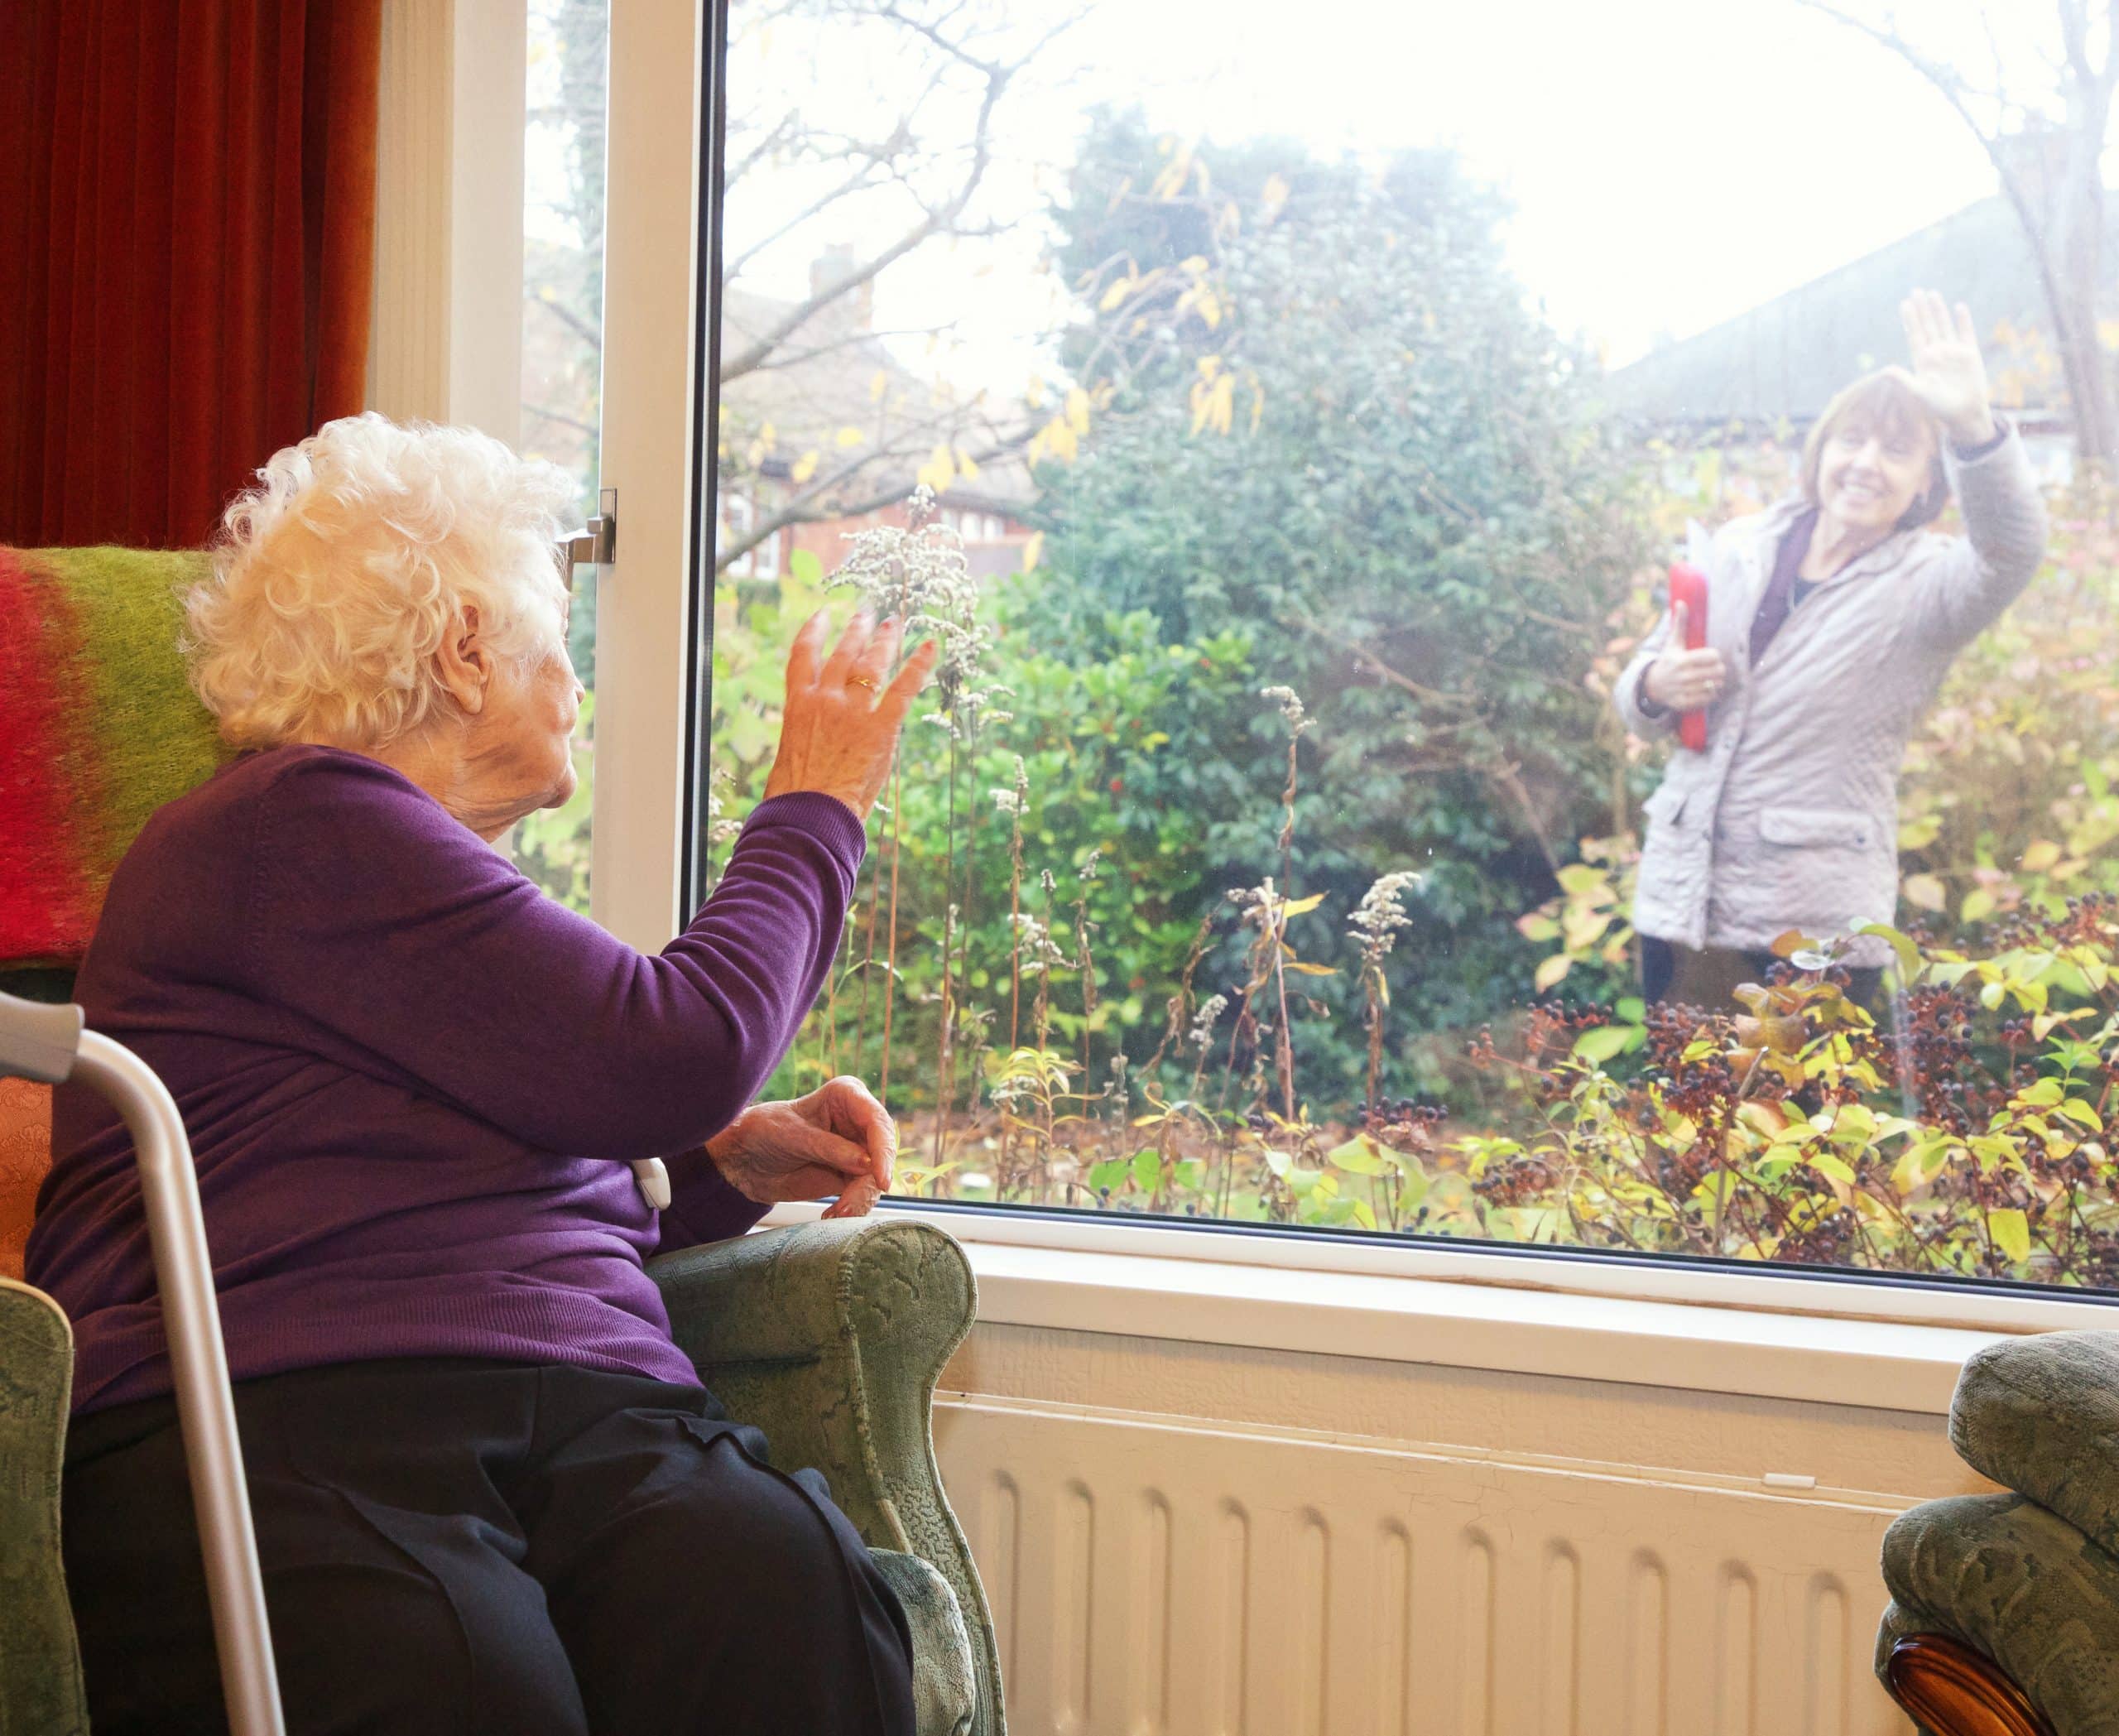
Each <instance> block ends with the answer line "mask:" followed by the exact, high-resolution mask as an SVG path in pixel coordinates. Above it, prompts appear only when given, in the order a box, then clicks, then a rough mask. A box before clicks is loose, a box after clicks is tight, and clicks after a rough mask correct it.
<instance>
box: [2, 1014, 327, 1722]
mask: <svg viewBox="0 0 2119 1736" xmlns="http://www.w3.org/2000/svg"><path fill="white" fill-rule="evenodd" d="M0 1075H13V1076H16V1077H18V1078H22V1079H30V1080H38V1081H40V1082H41V1083H43V1084H54V1085H56V1084H65V1083H66V1082H67V1081H68V1080H79V1082H80V1083H82V1084H85V1085H87V1086H88V1087H89V1089H91V1090H93V1091H94V1092H96V1093H97V1094H99V1095H100V1096H102V1097H103V1098H106V1099H108V1100H109V1102H110V1103H111V1104H113V1106H114V1107H115V1108H117V1110H118V1113H119V1114H120V1115H122V1116H123V1118H125V1124H126V1126H127V1128H130V1129H131V1130H132V1146H133V1150H134V1151H135V1152H136V1153H137V1157H138V1161H139V1167H140V1195H141V1200H142V1204H143V1206H144V1209H145V1210H146V1212H147V1239H148V1242H149V1243H150V1245H151V1247H152V1248H153V1250H154V1259H155V1282H156V1286H157V1287H158V1288H159V1289H160V1291H161V1302H162V1319H163V1322H164V1325H165V1327H166V1330H167V1333H168V1337H169V1353H170V1366H171V1372H172V1373H173V1374H174V1377H175V1385H176V1414H177V1420H178V1421H179V1423H180V1426H182V1429H183V1432H184V1456H185V1464H186V1465H187V1466H188V1467H189V1469H190V1475H191V1499H192V1504H193V1506H194V1507H195V1508H196V1510H197V1512H198V1515H199V1544H200V1546H201V1548H202V1550H203V1551H204V1555H205V1560H206V1591H207V1596H208V1598H209V1600H210V1602H211V1604H212V1607H213V1613H214V1645H215V1646H216V1647H217V1648H218V1649H219V1653H220V1661H221V1687H222V1691H223V1694H224V1695H225V1696H226V1698H227V1701H228V1727H229V1729H230V1732H231V1736H284V1732H285V1730H286V1724H285V1723H284V1721H283V1720H282V1719H281V1712H280V1687H279V1679H278V1676H277V1675H276V1671H274V1669H273V1666H272V1634H271V1628H269V1627H268V1626H267V1623H266V1618H265V1584H264V1579H263V1576H262V1574H261V1573H260V1572H259V1570H258V1565H257V1536H256V1534H255V1532H253V1531H252V1528H251V1523H250V1499H249V1494H248V1491H247V1487H246V1485H245V1483H244V1480H243V1451H242V1448H241V1446H240V1445H239V1444H238V1440H237V1438H236V1427H235V1400H234V1395H233V1392H231V1391H230V1389H229V1386H228V1357H227V1354H225V1352H224V1351H223V1348H222V1344H221V1315H220V1309H219V1305H218V1304H217V1303H216V1302H215V1301H214V1267H213V1262H212V1260H211V1258H209V1255H208V1253H207V1251H206V1226H205V1221H204V1218H203V1217H202V1215H201V1214H200V1212H199V1178H198V1176H197V1174H196V1172H195V1171H194V1170H193V1168H192V1164H191V1142H190V1139H189V1138H188V1137H186V1136H185V1131H184V1120H183V1118H182V1117H181V1116H180V1115H179V1114H178V1113H177V1108H176V1104H175V1099H172V1098H171V1096H170V1094H169V1090H168V1088H167V1087H166V1086H165V1085H164V1084H162V1082H161V1080H159V1079H157V1078H156V1076H155V1074H154V1071H153V1070H152V1069H151V1068H150V1067H149V1066H148V1065H147V1063H146V1062H144V1061H142V1060H141V1059H140V1058H139V1057H138V1056H136V1055H135V1054H133V1053H132V1051H131V1050H129V1049H127V1048H126V1047H125V1046H123V1044H120V1043H116V1042H113V1041H111V1039H110V1038H108V1037H107V1036H102V1035H100V1034H99V1033H98V1032H94V1031H89V1030H87V1029H85V1028H84V1025H83V1018H82V1013H81V1009H80V1008H79V1007H71V1006H67V1007H50V1006H45V1005H41V1004H40V1003H37V1002H34V1001H24V1000H19V999H17V998H15V997H14V996H13V995H10V994H5V993H0Z"/></svg>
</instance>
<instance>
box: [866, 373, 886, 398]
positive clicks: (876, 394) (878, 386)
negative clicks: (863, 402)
mask: <svg viewBox="0 0 2119 1736" xmlns="http://www.w3.org/2000/svg"><path fill="white" fill-rule="evenodd" d="M890 389H891V377H890V374H889V373H888V371H887V370H886V369H884V368H877V370H876V371H875V373H874V374H873V375H872V376H871V377H870V378H869V381H868V398H869V402H872V403H876V404H880V403H882V401H883V394H884V393H885V392H888V391H889V390H890Z"/></svg>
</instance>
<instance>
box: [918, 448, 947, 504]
mask: <svg viewBox="0 0 2119 1736" xmlns="http://www.w3.org/2000/svg"><path fill="white" fill-rule="evenodd" d="M956 474H957V470H956V462H955V460H954V459H952V458H951V457H950V455H949V448H948V447H947V446H937V447H936V448H935V450H933V451H932V452H930V453H929V454H927V462H926V463H925V464H922V465H921V466H920V469H919V472H918V474H916V475H915V476H914V478H913V480H914V481H915V482H916V483H919V484H920V486H921V487H923V488H932V489H933V490H934V491H935V493H937V494H939V493H943V492H944V490H946V489H947V488H949V484H950V483H952V482H954V480H955V479H956Z"/></svg>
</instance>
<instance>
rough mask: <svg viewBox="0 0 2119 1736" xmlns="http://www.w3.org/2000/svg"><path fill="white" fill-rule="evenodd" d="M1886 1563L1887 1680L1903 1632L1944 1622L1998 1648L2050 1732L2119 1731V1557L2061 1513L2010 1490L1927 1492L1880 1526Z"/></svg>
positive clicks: (1983, 1651)
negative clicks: (1932, 1496)
mask: <svg viewBox="0 0 2119 1736" xmlns="http://www.w3.org/2000/svg"><path fill="white" fill-rule="evenodd" d="M1882 1565H1883V1577H1884V1584H1885V1585H1886V1586H1887V1587H1888V1588H1889V1589H1890V1591H1891V1607H1890V1609H1887V1610H1886V1612H1885V1614H1884V1619H1883V1624H1882V1626H1881V1629H1880V1630H1879V1631H1878V1633H1877V1635H1876V1673H1877V1675H1878V1676H1880V1677H1881V1678H1882V1679H1883V1681H1884V1682H1885V1683H1886V1686H1894V1684H1893V1682H1892V1675H1891V1668H1892V1653H1893V1652H1894V1650H1895V1649H1896V1647H1897V1646H1898V1645H1899V1643H1900V1642H1901V1641H1904V1640H1905V1639H1908V1638H1910V1637H1912V1636H1914V1635H1916V1634H1942V1635H1944V1636H1946V1637H1948V1638H1951V1639H1954V1640H1957V1641H1958V1642H1961V1643H1963V1645H1965V1646H1967V1647H1970V1648H1971V1649H1972V1651H1973V1652H1976V1653H1977V1654H1978V1655H1979V1656H1980V1657H1982V1658H1985V1659H1988V1660H1991V1661H1992V1663H1993V1664H1994V1665H1995V1666H1996V1673H1997V1674H1998V1675H1999V1676H2001V1677H2003V1678H2005V1679H2006V1682H2007V1683H2009V1684H2012V1685H2013V1686H2014V1687H2015V1689H2016V1690H2018V1691H2020V1693H2021V1694H2022V1695H2023V1696H2024V1697H2025V1700H2028V1701H2029V1703H2030V1706H2031V1707H2032V1708H2033V1709H2034V1710H2035V1711H2036V1712H2037V1713H2038V1714H2039V1715H2040V1717H2042V1718H2043V1719H2045V1722H2046V1724H2048V1725H2049V1727H2050V1729H2051V1730H2052V1731H2053V1733H2054V1736H2109V1733H2111V1732H2113V1731H2119V1559H2115V1558H2114V1557H2113V1556H2111V1555H2108V1554H2107V1552H2106V1551H2104V1550H2102V1548H2100V1547H2099V1546H2097V1544H2096V1543H2095V1542H2093V1541H2091V1540H2090V1539H2089V1538H2088V1537H2086V1536H2083V1534H2082V1532H2079V1531H2078V1530H2076V1528H2075V1527H2073V1526H2072V1525H2070V1524H2069V1522H2067V1521H2066V1520H2065V1519H2064V1518H2062V1517H2060V1516H2059V1514H2058V1513H2055V1512H2051V1511H2049V1509H2047V1508H2043V1507H2040V1505H2038V1503H2036V1502H2035V1501H2029V1500H2026V1499H2025V1498H2024V1497H2022V1496H2021V1495H2014V1494H2002V1495H1956V1496H1952V1497H1950V1498H1947V1499H1944V1500H1940V1501H1927V1502H1923V1503H1921V1504H1920V1506H1918V1507H1915V1508H1910V1509H1909V1510H1908V1511H1907V1512H1903V1513H1900V1515H1899V1516H1898V1517H1897V1518H1896V1519H1895V1520H1894V1521H1892V1522H1891V1528H1890V1530H1888V1531H1886V1532H1885V1533H1884V1545H1883V1563H1882ZM1908 1704H1909V1705H1910V1702H1908ZM1938 1728H1940V1729H1948V1728H1949V1726H1947V1725H1942V1726H1938ZM1975 1728H1976V1726H1975ZM1992 1728H1994V1729H1996V1730H2000V1729H2007V1728H2010V1726H2008V1725H2006V1724H1995V1725H1994V1726H1992ZM2030 1728H2035V1726H2032V1727H2030Z"/></svg>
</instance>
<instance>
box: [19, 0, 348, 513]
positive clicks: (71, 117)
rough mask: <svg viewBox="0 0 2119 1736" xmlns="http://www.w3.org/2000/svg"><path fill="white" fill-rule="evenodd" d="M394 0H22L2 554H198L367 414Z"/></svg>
mask: <svg viewBox="0 0 2119 1736" xmlns="http://www.w3.org/2000/svg"><path fill="white" fill-rule="evenodd" d="M381 61H382V0H0V544H12V545H13V546H17V547H36V546H53V545H61V544H65V545H80V544H86V543H98V542H113V543H122V544H124V545H127V546H132V547H135V548H182V547H194V546H197V545H199V543H201V542H203V541H205V539H206V537H207V536H208V534H209V532H210V531H212V529H213V527H214V523H215V522H216V521H217V520H218V519H219V515H220V512H221V508H222V507H223V505H225V504H226V503H227V500H228V497H229V496H230V495H231V494H232V493H234V492H235V491H236V490H237V489H238V488H241V487H243V484H244V483H245V482H246V481H247V479H248V478H249V476H250V474H251V473H252V471H254V470H255V469H257V466H258V465H259V464H262V462H263V461H264V460H265V459H267V458H268V457H269V456H271V454H272V453H273V452H274V451H276V450H277V449H278V448H280V447H281V446H284V445H288V444H289V443H291V442H292V441H294V440H300V438H301V437H302V436H303V435H305V434H308V433H310V432H311V431H313V430H315V428H316V427H317V426H318V425H319V424H320V423H323V422H325V421H329V420H330V419H331V418H332V417H333V416H344V415H348V414H350V413H352V412H353V411H358V409H359V408H360V407H361V402H362V397H363V379H364V377H365V374H366V371H367V366H368V298H369V287H370V286H369V278H370V275H371V272H372V260H373V253H374V233H375V145H376V87H377V74H378V71H379V69H380V65H381Z"/></svg>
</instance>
